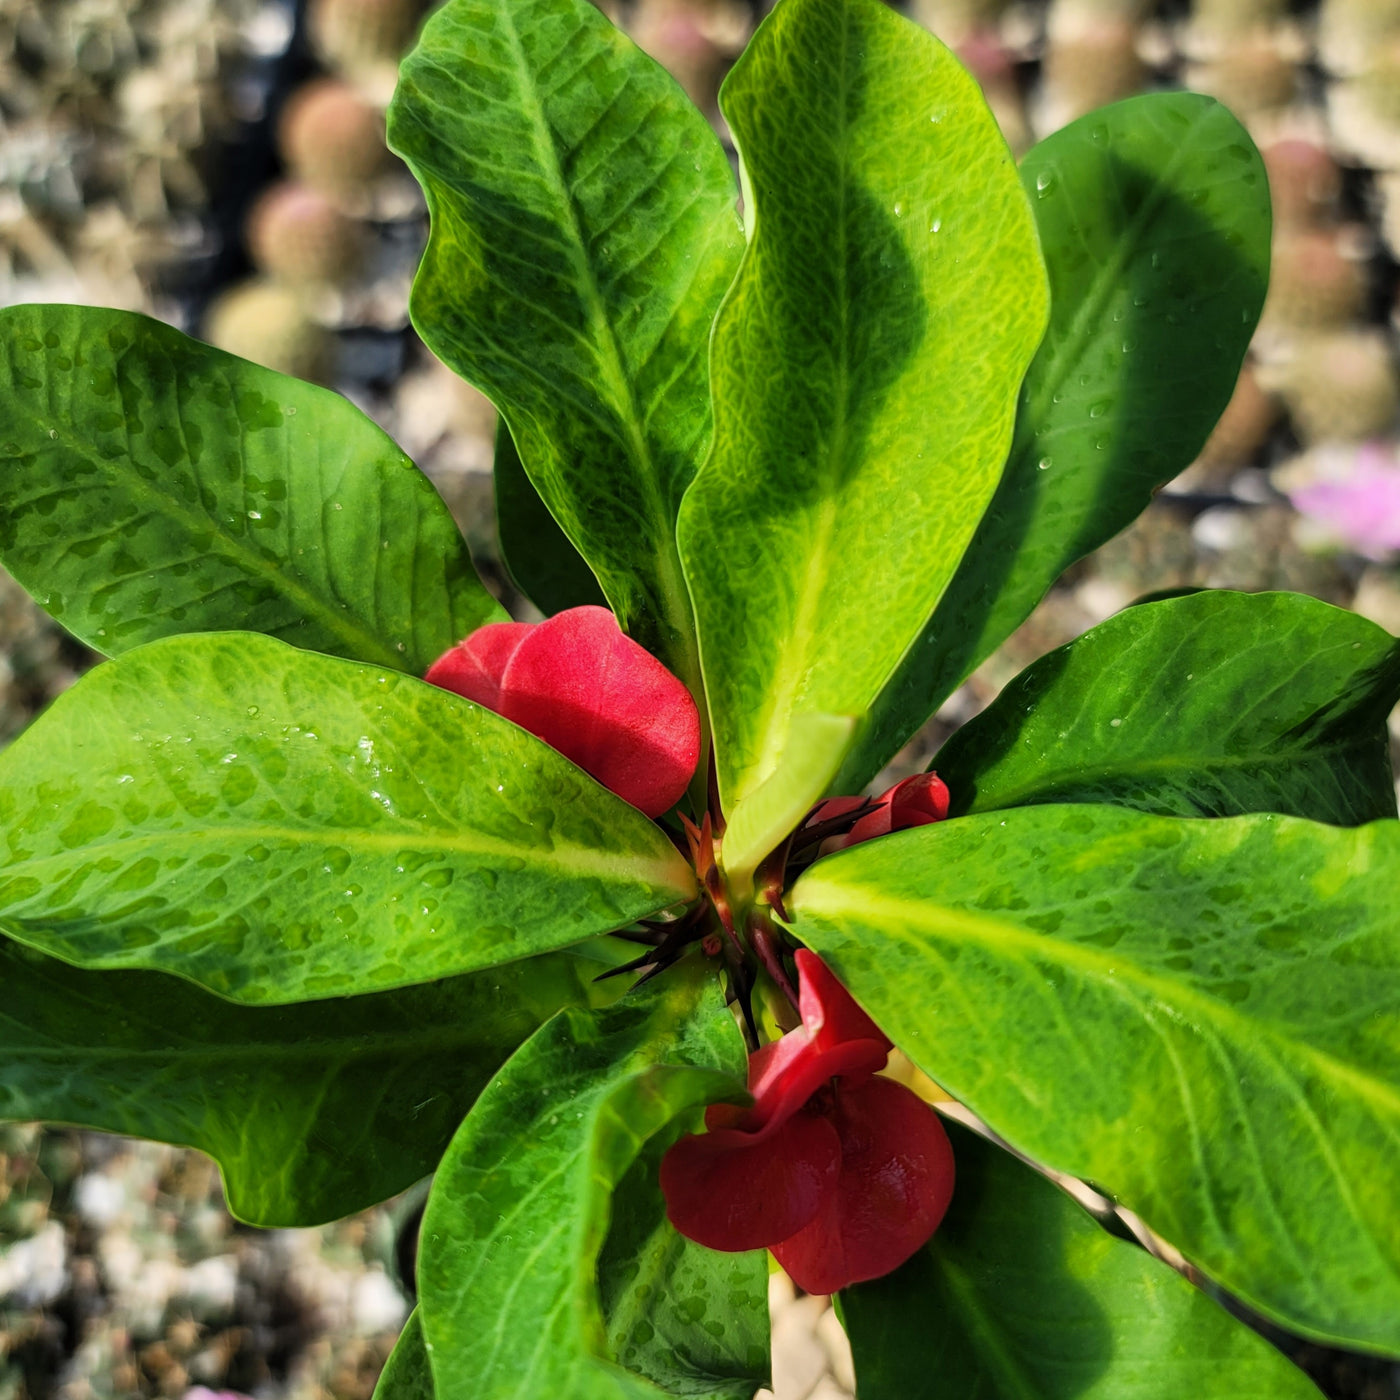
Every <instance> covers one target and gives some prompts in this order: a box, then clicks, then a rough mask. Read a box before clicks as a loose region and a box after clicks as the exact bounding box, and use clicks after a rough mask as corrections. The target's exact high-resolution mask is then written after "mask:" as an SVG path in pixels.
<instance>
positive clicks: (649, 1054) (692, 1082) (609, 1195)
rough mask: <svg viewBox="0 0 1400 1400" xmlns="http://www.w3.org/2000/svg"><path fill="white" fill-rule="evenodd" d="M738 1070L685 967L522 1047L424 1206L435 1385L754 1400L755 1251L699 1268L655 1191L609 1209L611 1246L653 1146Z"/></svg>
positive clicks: (761, 1319) (762, 1311) (760, 1269)
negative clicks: (623, 1192)
mask: <svg viewBox="0 0 1400 1400" xmlns="http://www.w3.org/2000/svg"><path fill="white" fill-rule="evenodd" d="M743 1075H744V1054H743V1047H742V1045H741V1043H740V1040H739V1036H738V1032H737V1030H736V1029H735V1026H734V1023H733V1018H732V1017H731V1015H730V1014H729V1013H728V1011H726V1010H725V1009H724V1008H723V1006H722V1003H721V999H720V997H719V995H718V991H717V988H716V987H715V984H714V983H713V981H712V980H711V973H710V971H709V969H708V968H705V967H703V966H700V967H697V966H695V965H694V964H693V963H688V964H685V965H683V967H682V968H680V969H677V970H676V971H674V972H672V973H668V974H667V978H666V981H665V983H664V985H662V986H660V987H653V988H652V989H649V992H648V994H646V995H642V996H636V995H634V996H633V997H631V998H629V999H628V1000H627V1001H626V1002H624V1003H621V1004H619V1005H618V1006H616V1007H614V1008H613V1009H611V1010H609V1011H604V1012H599V1013H593V1014H590V1013H587V1012H582V1011H563V1012H561V1013H560V1014H559V1015H558V1016H556V1017H555V1018H554V1019H553V1020H552V1021H550V1022H548V1023H547V1024H546V1025H545V1026H544V1027H542V1028H541V1030H540V1031H538V1032H537V1033H536V1034H535V1036H534V1037H533V1038H532V1039H530V1040H529V1041H527V1042H526V1044H525V1045H524V1046H523V1047H522V1048H521V1049H520V1051H519V1052H518V1053H517V1054H516V1055H515V1056H514V1057H513V1058H512V1059H511V1060H510V1061H509V1062H508V1063H507V1065H506V1066H505V1068H504V1069H503V1070H502V1071H501V1072H500V1074H498V1075H497V1076H496V1078H495V1080H493V1081H492V1083H491V1084H490V1085H489V1086H488V1088H487V1089H486V1090H485V1092H484V1093H483V1094H482V1096H481V1098H480V1099H479V1100H478V1102H477V1105H476V1107H475V1108H474V1109H473V1110H472V1112H471V1113H470V1114H469V1115H468V1117H467V1120H466V1122H465V1123H463V1124H462V1128H461V1131H460V1132H459V1133H458V1135H457V1137H456V1138H455V1139H454V1140H453V1142H452V1145H451V1147H450V1148H449V1149H448V1151H447V1155H446V1156H445V1157H444V1158H443V1162H442V1166H441V1167H440V1168H439V1170H438V1174H437V1177H436V1179H435V1181H434V1183H433V1189H432V1193H431V1195H430V1196H429V1198H428V1208H427V1213H426V1215H425V1217H424V1221H423V1232H422V1241H423V1243H422V1251H421V1254H420V1257H419V1263H418V1290H419V1299H420V1308H421V1311H422V1316H423V1329H424V1333H425V1335H426V1337H427V1339H428V1342H429V1343H430V1346H431V1355H432V1366H433V1375H434V1378H435V1379H436V1382H437V1387H438V1389H439V1391H441V1392H442V1393H443V1394H450V1395H471V1396H473V1397H480V1400H504V1398H505V1397H512V1398H514V1400H536V1398H537V1397H539V1396H543V1395H560V1396H564V1395H567V1396H569V1397H570V1400H615V1397H626V1400H634V1397H635V1400H643V1398H644V1397H645V1400H654V1397H657V1396H659V1395H662V1394H670V1395H685V1396H715V1397H724V1398H725V1400H748V1397H750V1396H752V1394H753V1392H754V1390H755V1388H756V1387H757V1386H758V1385H760V1384H762V1383H763V1382H764V1381H765V1380H766V1372H767V1358H766V1355H765V1349H764V1346H763V1344H762V1339H763V1338H764V1337H765V1336H766V1324H767V1265H766V1263H765V1260H764V1255H763V1253H762V1252H761V1251H753V1252H750V1253H748V1254H738V1255H715V1256H714V1257H713V1258H712V1259H706V1258H704V1257H702V1256H703V1255H704V1254H705V1253H706V1251H701V1250H699V1249H698V1248H697V1247H695V1246H691V1245H688V1244H685V1243H682V1242H680V1241H679V1240H678V1239H677V1238H676V1237H675V1234H674V1231H672V1229H671V1227H670V1226H669V1225H668V1224H666V1223H665V1222H664V1220H663V1219H662V1218H661V1217H660V1216H659V1215H658V1213H657V1201H656V1187H655V1184H654V1181H653V1180H648V1181H647V1182H646V1183H645V1187H644V1190H643V1192H642V1193H641V1194H640V1195H637V1194H628V1195H627V1196H626V1197H625V1198H621V1199H619V1200H618V1201H617V1202H616V1214H615V1216H613V1233H612V1235H611V1237H607V1232H608V1225H609V1218H610V1215H611V1214H612V1212H613V1210H614V1200H613V1198H614V1194H615V1192H617V1191H618V1188H619V1187H623V1188H624V1189H627V1188H630V1187H632V1186H635V1185H636V1184H637V1183H636V1181H635V1178H634V1177H633V1176H630V1175H629V1173H630V1172H631V1170H632V1168H633V1166H634V1163H635V1162H636V1161H637V1160H638V1158H639V1157H643V1156H645V1155H646V1146H647V1143H648V1142H649V1140H651V1139H652V1138H654V1137H656V1136H657V1135H658V1134H673V1133H674V1131H675V1130H676V1128H678V1127H681V1126H684V1127H693V1126H695V1125H696V1124H697V1123H698V1121H699V1114H698V1110H699V1108H700V1106H702V1105H704V1104H707V1103H710V1102H712V1101H715V1100H718V1099H724V1098H729V1099H735V1098H738V1097H741V1096H742V1094H743ZM605 1237H607V1238H606V1243H605ZM600 1253H601V1255H602V1259H601V1264H602V1266H603V1267H604V1268H606V1269H607V1271H608V1275H609V1276H608V1277H605V1278H604V1279H603V1281H602V1289H603V1292H604V1294H605V1295H606V1296H607V1300H608V1303H609V1304H610V1311H611V1317H610V1318H609V1317H608V1316H605V1312H604V1308H603V1306H602V1305H601V1303H600V1298H599V1291H598V1289H599V1279H598V1269H599V1266H600ZM628 1266H635V1268H636V1270H637V1272H636V1273H635V1274H634V1275H632V1276H631V1277H628V1275H627V1268H628ZM644 1324H650V1326H651V1328H652V1329H653V1330H652V1333H650V1334H649V1333H648V1332H647V1330H646V1326H645V1325H644ZM614 1347H616V1348H617V1349H618V1350H617V1352H616V1353H615V1352H614V1350H613V1348H614ZM631 1367H635V1370H633V1369H624V1368H631ZM645 1377H650V1378H651V1379H646V1378H645Z"/></svg>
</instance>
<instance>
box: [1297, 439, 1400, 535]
mask: <svg viewBox="0 0 1400 1400" xmlns="http://www.w3.org/2000/svg"><path fill="white" fill-rule="evenodd" d="M1314 456H1315V458H1316V461H1317V467H1318V470H1317V471H1316V473H1315V474H1314V476H1313V479H1312V480H1311V481H1307V482H1304V483H1302V484H1300V485H1298V486H1296V487H1290V488H1289V491H1288V496H1289V499H1290V500H1291V501H1292V502H1293V505H1294V508H1295V509H1296V510H1298V511H1299V512H1300V513H1301V514H1303V515H1305V516H1307V517H1308V518H1309V519H1311V520H1314V521H1316V522H1317V523H1318V524H1320V525H1323V526H1325V527H1326V528H1327V530H1328V532H1329V533H1330V534H1332V535H1335V536H1336V537H1337V539H1338V540H1339V541H1340V542H1342V543H1344V544H1346V545H1347V546H1349V547H1350V548H1352V549H1354V550H1356V552H1357V553H1358V554H1364V555H1365V556H1366V557H1367V558H1368V559H1377V560H1384V559H1387V558H1388V557H1389V556H1390V555H1391V554H1393V553H1394V552H1395V551H1396V550H1400V458H1397V453H1396V445H1395V444H1394V443H1391V442H1368V443H1363V444H1362V445H1361V446H1360V447H1357V448H1355V449H1343V448H1339V447H1334V448H1329V449H1323V450H1322V451H1320V452H1318V453H1317V454H1314Z"/></svg>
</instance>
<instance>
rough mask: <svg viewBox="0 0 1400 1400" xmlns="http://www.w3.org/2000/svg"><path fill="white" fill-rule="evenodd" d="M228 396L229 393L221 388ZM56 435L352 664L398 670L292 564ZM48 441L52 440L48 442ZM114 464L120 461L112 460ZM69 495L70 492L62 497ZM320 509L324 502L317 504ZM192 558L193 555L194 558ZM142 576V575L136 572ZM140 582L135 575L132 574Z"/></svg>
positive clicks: (397, 662) (396, 659) (62, 432)
mask: <svg viewBox="0 0 1400 1400" xmlns="http://www.w3.org/2000/svg"><path fill="white" fill-rule="evenodd" d="M126 353H127V352H126V351H123V352H122V353H121V354H119V355H117V356H114V359H113V363H114V367H115V370H116V378H117V382H118V384H120V385H122V386H123V387H124V386H125V385H126V382H127V381H126V378H125V377H124V376H123V375H122V373H121V369H120V366H121V360H122V358H123V357H124V356H125V354H126ZM225 388H226V389H227V390H228V392H229V393H230V395H232V392H233V390H232V389H231V388H230V387H229V386H227V385H225ZM123 409H124V411H123V414H122V418H123V422H125V420H126V418H127V413H126V412H125V395H123ZM36 422H37V420H35V419H33V418H32V416H31V424H30V426H31V427H33V426H35V423H36ZM180 423H181V432H182V434H183V431H184V419H183V415H181V419H180ZM54 431H56V433H57V441H58V443H59V445H60V446H62V447H63V448H64V449H65V450H66V451H68V452H71V453H72V454H73V455H74V456H77V457H80V458H82V459H83V460H84V461H86V462H88V463H89V465H91V466H95V467H96V468H97V470H98V471H99V472H100V473H101V474H102V475H103V476H105V477H106V478H107V480H108V481H110V482H113V483H115V484H117V485H120V486H122V487H125V488H128V489H130V490H131V493H132V494H133V495H135V496H137V497H138V498H139V499H140V500H142V501H144V502H145V503H146V506H147V510H148V511H149V513H150V514H152V515H155V516H157V517H160V516H162V515H163V516H165V517H166V518H168V519H170V520H173V521H174V522H175V523H176V524H177V525H178V526H180V527H181V528H182V529H183V530H184V531H185V533H186V534H187V535H190V536H193V535H197V534H199V533H202V532H204V531H206V530H209V529H211V528H212V531H213V535H212V538H213V539H214V541H215V542H216V544H218V545H220V546H222V547H221V548H220V549H218V550H217V551H205V552H206V553H208V552H218V553H222V554H223V555H224V557H225V558H227V559H229V560H231V561H233V562H234V563H235V564H236V565H237V566H238V567H241V568H243V569H244V570H245V572H248V573H252V574H255V575H256V576H258V577H259V578H262V579H263V580H265V581H268V582H271V583H272V584H273V586H274V591H275V592H281V593H283V594H285V595H286V596H288V597H290V598H291V599H293V600H294V601H295V602H296V603H297V604H298V605H299V606H300V607H301V608H302V610H303V611H304V612H306V613H307V614H308V615H309V616H312V617H315V618H316V619H317V620H318V621H319V622H320V623H321V625H322V626H324V627H325V628H326V629H327V630H328V631H329V632H331V633H333V634H334V635H336V636H338V637H340V638H341V640H342V641H344V642H346V643H347V644H348V645H349V646H350V647H351V648H352V649H353V655H354V657H355V659H356V660H359V661H364V662H367V663H369V664H372V665H379V666H387V667H389V669H390V670H393V671H401V670H402V669H403V658H402V656H400V655H398V654H397V653H395V652H394V651H392V650H391V649H389V648H388V647H386V646H385V645H384V643H383V642H382V641H381V639H380V638H379V637H377V636H376V635H375V634H374V633H372V632H368V631H366V630H364V629H363V628H360V627H356V626H354V625H353V622H352V621H350V620H347V618H346V617H345V616H344V615H342V614H341V613H339V612H337V611H335V610H333V609H331V608H330V607H328V606H327V604H326V602H325V600H323V599H322V598H320V597H318V596H317V594H316V593H314V592H312V591H311V590H310V589H309V588H308V587H307V586H306V585H305V584H304V583H303V582H302V581H301V579H300V578H299V577H298V576H297V575H296V574H295V572H293V567H294V566H293V565H292V564H291V562H290V561H288V563H287V565H286V567H285V569H284V566H283V565H282V564H279V563H277V562H276V561H271V560H267V559H264V558H263V557H262V555H260V554H259V553H258V552H257V551H256V550H253V549H251V548H250V547H249V546H248V545H246V544H245V543H243V541H242V540H241V539H240V538H239V537H238V536H237V535H234V534H232V533H230V532H229V530H228V529H227V527H226V526H225V525H224V523H223V522H222V521H221V520H220V519H219V517H218V516H217V515H206V514H196V513H195V512H193V511H191V510H189V509H188V508H187V507H184V506H183V505H182V504H181V502H180V501H179V499H178V497H177V496H176V494H175V493H174V492H173V491H158V490H157V489H156V486H155V483H154V482H151V481H147V480H146V479H145V478H144V477H143V476H142V475H141V474H140V473H139V472H135V471H131V472H127V473H125V474H122V473H120V472H119V471H118V470H117V460H113V461H110V462H109V461H107V460H106V459H104V458H102V457H99V456H97V455H96V454H95V453H92V452H90V451H88V450H87V448H86V447H85V446H83V445H80V444H79V442H78V439H77V438H76V436H74V435H73V433H72V432H71V431H69V430H68V428H67V427H66V425H61V426H60V428H59V429H56V430H54ZM51 440H52V439H51ZM127 459H128V460H131V461H135V460H136V454H135V452H134V451H133V450H132V447H131V441H130V436H129V435H128V437H127ZM118 460H120V459H118ZM238 461H239V473H240V480H241V479H242V475H243V472H244V469H245V468H246V465H247V463H246V456H245V454H244V453H243V452H241V451H240V452H239V453H238ZM66 494H68V495H69V496H71V495H72V493H71V492H68V493H66ZM323 504H324V503H323ZM195 557H196V558H197V557H198V555H196V556H195ZM142 572H143V573H144V572H145V571H144V570H143V571H142ZM135 577H138V578H139V577H140V575H139V574H138V575H135Z"/></svg>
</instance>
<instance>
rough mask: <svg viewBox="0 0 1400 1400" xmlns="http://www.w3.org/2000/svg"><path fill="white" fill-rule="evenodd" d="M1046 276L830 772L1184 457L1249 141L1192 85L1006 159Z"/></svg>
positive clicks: (1229, 329)
mask: <svg viewBox="0 0 1400 1400" xmlns="http://www.w3.org/2000/svg"><path fill="white" fill-rule="evenodd" d="M1021 180H1022V183H1023V184H1024V185H1025V188H1026V192H1027V194H1028V195H1029V196H1030V197H1031V201H1032V206H1033V208H1034V210H1035V218H1036V223H1037V225H1038V226H1039V229H1040V241H1041V246H1042V248H1044V250H1045V258H1046V262H1047V264H1048V266H1049V272H1050V300H1051V308H1052V309H1051V316H1050V328H1049V330H1048V331H1047V332H1046V334H1045V340H1044V342H1043V343H1042V345H1041V347H1040V350H1039V352H1038V353H1037V355H1036V357H1035V360H1034V362H1033V363H1032V365H1031V368H1030V372H1029V373H1028V374H1027V376H1026V382H1025V386H1024V389H1023V391H1022V396H1021V405H1020V410H1019V412H1018V415H1017V419H1016V436H1015V440H1014V442H1013V443H1012V447H1011V455H1010V457H1009V458H1008V459H1007V463H1006V471H1005V473H1004V474H1003V475H1002V478H1001V484H1000V485H999V486H998V488H997V493H996V495H995V497H994V498H993V500H992V503H991V505H990V507H989V508H988V510H987V513H986V515H985V516H984V517H983V518H982V523H981V525H980V526H979V527H978V530H977V534H976V536H975V538H974V539H973V541H972V544H971V546H970V547H969V548H968V551H967V554H966V555H965V557H964V558H963V561H962V563H961V565H960V566H959V568H958V572H957V575H956V577H955V578H954V579H953V581H952V583H951V584H950V585H949V587H948V591H947V593H945V594H944V596H943V600H942V602H940V603H939V605H938V608H937V610H936V611H935V613H934V615H933V616H932V618H930V619H929V620H928V624H927V626H926V627H925V628H924V630H923V635H922V636H921V637H920V638H919V640H918V641H917V642H916V643H915V644H914V646H913V647H912V648H911V649H910V651H909V654H908V655H907V656H906V657H905V658H904V661H903V663H902V664H901V666H900V668H899V671H898V672H897V673H896V675H895V677H894V679H893V680H891V682H890V683H889V685H888V686H887V687H886V688H885V691H884V693H883V694H882V695H881V696H880V699H879V701H878V703H877V704H876V706H875V708H874V710H873V711H872V713H871V716H870V720H869V722H868V724H867V725H866V727H865V729H864V731H863V733H862V734H861V735H860V736H858V738H857V741H856V747H855V749H854V750H853V752H852V754H851V757H850V759H849V760H848V761H847V764H846V767H845V770H844V771H843V773H842V779H841V784H840V785H841V789H842V791H845V792H854V791H858V790H859V789H860V788H861V787H863V786H864V785H865V784H866V783H867V782H869V781H870V779H871V778H872V777H873V776H874V775H875V774H876V773H877V772H878V771H879V770H880V768H881V767H883V766H884V764H885V763H886V762H887V761H888V759H889V758H890V756H891V755H892V754H893V753H894V752H895V751H896V750H897V749H898V748H899V747H900V745H901V744H903V743H904V741H905V740H906V739H907V738H908V737H909V736H910V735H911V734H912V733H913V732H914V730H915V729H917V728H918V727H919V725H921V724H922V723H923V722H924V720H925V719H926V718H927V717H928V716H929V715H930V714H931V713H932V712H933V710H934V709H935V708H936V707H937V706H938V704H939V702H940V701H942V700H943V699H944V698H945V697H946V696H947V695H949V694H951V692H952V691H953V690H955V689H956V688H957V686H958V685H959V684H960V683H961V682H962V681H963V679H964V678H965V677H967V676H968V675H969V674H970V673H971V672H972V671H973V670H974V669H975V667H976V666H977V665H978V664H979V663H980V662H981V661H982V660H983V659H984V658H985V657H987V656H989V655H990V654H991V653H992V651H994V650H995V649H996V647H997V646H999V645H1000V644H1001V642H1002V641H1003V640H1004V639H1005V638H1006V637H1007V636H1009V635H1010V634H1011V633H1012V632H1013V631H1014V630H1015V629H1016V628H1017V627H1018V626H1019V625H1020V624H1021V623H1022V622H1023V621H1024V620H1025V619H1026V618H1027V617H1028V616H1029V615H1030V612H1031V610H1032V609H1033V608H1034V607H1035V605H1036V604H1037V603H1038V602H1039V601H1040V599H1041V598H1042V597H1043V596H1044V594H1045V592H1046V591H1047V590H1048V589H1049V587H1050V585H1051V584H1052V583H1054V581H1055V579H1056V578H1058V577H1059V575H1060V574H1061V573H1063V572H1064V570H1065V569H1066V568H1068V567H1069V565H1070V564H1072V563H1073V562H1074V561H1075V560H1076V559H1081V558H1083V557H1084V555H1086V554H1088V553H1089V552H1090V551H1091V550H1093V549H1096V548H1098V546H1099V545H1101V544H1102V543H1103V542H1104V541H1105V540H1107V539H1109V538H1111V537H1112V536H1113V535H1116V534H1117V533H1118V531H1119V530H1121V529H1122V528H1123V527H1124V526H1125V525H1127V524H1129V522H1131V521H1132V520H1133V519H1134V518H1135V517H1136V516H1137V515H1138V514H1140V513H1141V511H1142V510H1143V508H1144V507H1145V506H1146V505H1147V503H1148V501H1149V500H1150V499H1151V495H1152V492H1153V491H1154V490H1155V489H1156V488H1157V487H1158V486H1160V485H1161V484H1162V483H1163V482H1166V481H1170V480H1171V479H1172V477H1174V476H1176V475H1178V474H1179V473H1180V472H1181V471H1183V470H1184V469H1185V468H1186V467H1187V466H1189V465H1190V463H1191V462H1192V461H1193V460H1194V459H1195V457H1196V455H1197V454H1198V453H1199V452H1200V450H1201V447H1202V446H1203V445H1204V443H1205V440H1206V438H1207V436H1209V434H1210V430H1211V429H1212V428H1213V427H1214V426H1215V422H1216V419H1218V418H1219V417H1220V414H1221V411H1222V410H1223V409H1224V407H1225V404H1226V403H1227V402H1228V400H1229V398H1230V393H1231V391H1232V390H1233V388H1234V385H1235V379H1236V376H1237V375H1238V374H1239V368H1240V363H1241V361H1242V360H1243V358H1244V353H1245V349H1246V347H1247V346H1248V345H1249V341H1250V337H1251V336H1252V335H1253V334H1254V326H1255V323H1256V322H1257V321H1258V319H1259V311H1260V308H1261V307H1262V305H1263V302H1264V290H1265V287H1266V285H1267V283H1268V273H1269V231H1270V216H1269V189H1268V183H1267V181H1266V179H1265V175H1264V167H1263V162H1262V161H1261V160H1260V158H1259V153H1258V152H1257V151H1256V150H1255V149H1254V145H1253V143H1252V142H1251V141H1250V139H1249V136H1248V134H1247V133H1246V132H1245V130H1244V128H1243V127H1241V126H1240V124H1239V123H1238V122H1237V121H1236V120H1235V118H1234V117H1233V116H1231V115H1230V113H1229V112H1228V111H1227V110H1226V109H1225V108H1224V107H1222V106H1221V105H1220V104H1219V103H1217V102H1214V101H1213V100H1212V99H1210V98H1208V97H1201V96H1199V95H1197V94H1195V93H1188V92H1173V93H1166V92H1160V93H1149V94H1147V95H1146V96H1142V97H1133V98H1129V99H1128V101H1126V102H1119V103H1117V104H1115V105H1114V106H1112V107H1104V108H1102V109H1100V110H1099V111H1097V112H1093V113H1091V114H1090V115H1089V116H1087V117H1083V118H1081V119H1080V120H1079V121H1076V122H1072V123H1071V124H1070V125H1069V126H1067V127H1065V128H1063V129H1062V130H1060V131H1057V132H1056V133H1055V134H1054V135H1053V136H1050V137H1048V138H1047V139H1046V140H1044V141H1042V142H1041V143H1040V144H1039V145H1038V146H1036V147H1035V148H1034V149H1033V150H1031V151H1030V152H1029V153H1028V154H1027V155H1026V157H1025V159H1024V160H1023V161H1022V163H1021Z"/></svg>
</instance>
